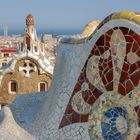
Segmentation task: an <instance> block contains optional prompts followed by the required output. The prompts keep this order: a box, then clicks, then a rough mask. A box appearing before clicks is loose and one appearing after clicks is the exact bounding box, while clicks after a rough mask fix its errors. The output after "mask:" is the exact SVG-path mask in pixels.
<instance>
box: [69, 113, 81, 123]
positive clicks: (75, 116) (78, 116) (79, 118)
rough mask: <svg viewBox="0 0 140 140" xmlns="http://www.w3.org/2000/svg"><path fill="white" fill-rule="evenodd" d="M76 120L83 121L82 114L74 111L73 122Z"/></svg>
mask: <svg viewBox="0 0 140 140" xmlns="http://www.w3.org/2000/svg"><path fill="white" fill-rule="evenodd" d="M76 122H81V115H80V114H77V113H76V112H73V114H72V122H71V123H76Z"/></svg>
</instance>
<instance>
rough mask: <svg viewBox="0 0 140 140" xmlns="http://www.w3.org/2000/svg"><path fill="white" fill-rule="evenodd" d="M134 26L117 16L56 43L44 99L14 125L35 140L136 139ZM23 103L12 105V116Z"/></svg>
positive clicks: (139, 40) (137, 32)
mask: <svg viewBox="0 0 140 140" xmlns="http://www.w3.org/2000/svg"><path fill="white" fill-rule="evenodd" d="M139 21H140V15H139V14H137V13H135V12H128V11H123V12H119V13H115V14H111V15H110V16H108V17H107V18H106V19H105V20H103V22H101V23H100V24H99V25H98V27H97V28H96V29H95V30H94V31H92V32H91V31H90V32H89V30H88V28H86V29H87V31H86V30H84V31H83V33H81V34H83V35H81V36H82V37H83V38H82V37H79V38H78V37H74V36H72V37H68V38H67V39H68V40H65V39H66V38H62V41H61V44H60V46H59V48H58V52H57V58H56V66H55V69H54V76H53V81H52V86H51V88H50V91H49V93H48V96H47V97H46V98H45V99H44V100H42V99H40V100H39V102H41V103H42V104H41V105H40V107H39V108H38V109H37V111H35V112H34V113H31V112H32V110H33V108H34V107H36V106H34V104H33V103H32V105H30V107H29V108H31V109H29V108H28V107H25V110H24V112H26V111H27V112H28V113H29V114H30V115H29V116H27V115H25V116H26V120H27V121H26V122H22V123H20V122H19V123H18V125H20V126H21V127H22V128H23V129H26V131H27V132H30V133H31V134H32V135H33V136H34V137H35V138H36V139H40V140H44V139H50V140H54V139H61V140H67V139H69V140H85V139H86V140H93V139H104V140H111V139H113V140H125V139H128V140H133V139H135V140H138V139H140V134H139V131H140V95H139V92H140V23H139ZM88 27H89V26H88ZM88 33H89V34H88ZM79 40H80V41H79ZM21 98H22V97H21ZM26 98H29V95H28V96H27V97H25V96H24V100H20V102H19V100H18V99H17V101H16V106H17V108H16V109H15V111H16V110H19V109H20V107H21V106H20V105H18V104H21V102H24V104H26V106H27V104H29V103H28V101H29V100H28V101H26ZM41 100H42V101H41ZM18 107H19V109H18ZM12 110H13V112H14V107H13V108H12ZM21 112H22V111H21ZM14 114H16V113H14ZM32 114H33V115H32ZM19 116H20V114H18V120H20V117H19ZM22 117H24V115H22ZM15 118H16V117H15ZM29 118H32V123H29V122H28V120H31V119H29ZM15 120H16V119H15ZM21 120H22V119H21ZM1 124H2V122H1ZM30 124H31V126H30ZM4 125H5V124H4ZM7 129H8V128H5V132H7V135H8V131H7ZM0 130H1V127H0ZM0 132H1V135H2V131H0ZM18 133H20V130H19V132H18ZM23 137H24V136H22V138H23ZM13 138H14V139H16V138H15V137H14V135H13Z"/></svg>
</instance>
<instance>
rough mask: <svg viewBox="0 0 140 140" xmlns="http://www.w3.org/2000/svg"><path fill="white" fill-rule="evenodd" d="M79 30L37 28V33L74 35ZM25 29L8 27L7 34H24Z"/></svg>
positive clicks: (1, 32)
mask: <svg viewBox="0 0 140 140" xmlns="http://www.w3.org/2000/svg"><path fill="white" fill-rule="evenodd" d="M80 32H81V30H80V29H79V30H77V29H71V30H64V29H62V30H45V29H40V30H37V34H38V35H39V36H41V35H44V34H52V35H74V34H79V33H80ZM24 33H25V31H24V30H23V29H10V30H8V35H10V36H12V35H21V36H22V35H24ZM3 34H4V31H3V30H0V35H3Z"/></svg>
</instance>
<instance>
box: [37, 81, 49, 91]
mask: <svg viewBox="0 0 140 140" xmlns="http://www.w3.org/2000/svg"><path fill="white" fill-rule="evenodd" d="M47 90H48V84H47V82H40V83H39V84H38V91H39V92H44V91H47Z"/></svg>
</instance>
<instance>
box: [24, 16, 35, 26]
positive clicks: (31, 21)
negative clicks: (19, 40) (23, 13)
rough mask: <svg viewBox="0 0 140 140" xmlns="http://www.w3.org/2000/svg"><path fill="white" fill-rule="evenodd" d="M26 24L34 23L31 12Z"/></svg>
mask: <svg viewBox="0 0 140 140" xmlns="http://www.w3.org/2000/svg"><path fill="white" fill-rule="evenodd" d="M26 25H27V26H29V25H34V17H33V16H32V15H31V14H29V15H28V16H27V17H26Z"/></svg>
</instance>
